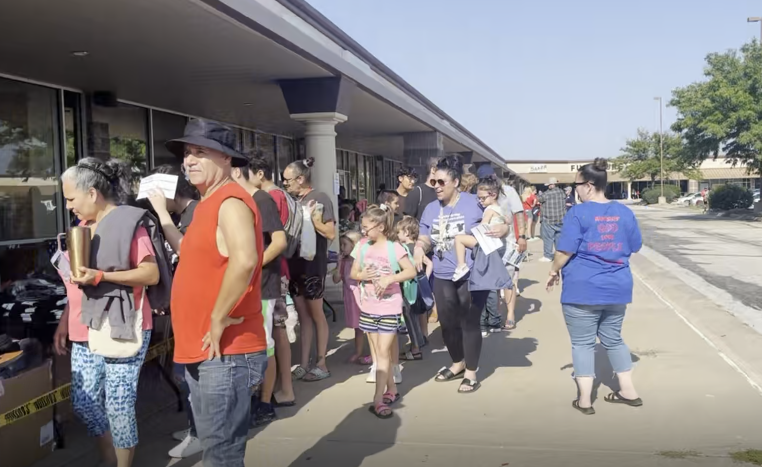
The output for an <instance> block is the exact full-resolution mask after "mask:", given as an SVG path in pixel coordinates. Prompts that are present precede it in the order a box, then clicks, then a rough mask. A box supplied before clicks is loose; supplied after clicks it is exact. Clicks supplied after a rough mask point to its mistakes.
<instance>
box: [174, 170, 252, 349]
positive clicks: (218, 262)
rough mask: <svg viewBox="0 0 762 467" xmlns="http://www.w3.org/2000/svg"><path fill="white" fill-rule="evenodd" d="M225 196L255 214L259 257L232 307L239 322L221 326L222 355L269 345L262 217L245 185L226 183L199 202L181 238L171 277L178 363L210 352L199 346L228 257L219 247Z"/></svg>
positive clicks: (208, 323) (209, 320)
mask: <svg viewBox="0 0 762 467" xmlns="http://www.w3.org/2000/svg"><path fill="white" fill-rule="evenodd" d="M228 198H238V199H240V200H241V201H243V202H244V203H246V205H247V206H248V207H249V209H251V211H252V212H253V213H254V228H255V234H256V238H257V257H258V258H259V259H258V261H257V266H256V268H255V269H254V274H253V276H252V278H251V283H250V284H249V288H248V289H247V290H246V292H245V293H244V295H243V297H241V299H240V300H239V302H238V303H237V304H236V305H235V306H234V307H233V310H232V311H231V312H230V316H231V317H243V318H244V320H243V323H241V324H237V325H233V326H229V327H228V328H226V329H225V332H224V333H223V334H222V339H221V341H220V350H221V352H222V353H223V354H224V355H236V354H244V353H252V352H260V351H262V350H265V349H267V336H266V334H265V326H264V320H263V316H262V289H261V276H262V257H263V253H264V244H263V240H262V220H261V218H260V215H259V209H257V206H256V204H254V200H253V199H252V197H251V196H249V194H248V193H247V192H246V190H244V189H243V188H241V187H240V186H239V185H238V184H236V183H228V184H227V185H223V186H222V187H220V188H218V189H217V191H216V192H215V193H213V194H212V195H211V196H210V197H209V198H207V199H205V200H202V201H201V202H199V203H198V206H197V207H196V211H195V212H194V213H193V222H191V223H190V225H189V226H188V230H187V231H186V233H185V236H184V237H183V243H182V247H181V250H180V262H179V264H178V266H177V270H176V271H175V277H174V280H173V282H172V305H171V310H172V327H173V329H174V334H175V362H177V363H198V362H201V361H204V360H206V359H207V357H208V351H206V352H203V351H201V346H202V339H203V338H204V335H205V334H206V333H207V332H208V331H209V327H210V325H211V315H212V309H213V308H214V303H215V302H216V300H217V295H218V294H219V292H220V285H221V284H222V277H223V275H224V274H225V270H226V269H227V264H228V258H226V257H224V256H222V255H221V254H220V252H219V250H218V249H217V223H218V222H217V221H218V217H219V212H220V206H221V205H222V203H223V202H224V201H225V200H226V199H228ZM231 254H235V253H231Z"/></svg>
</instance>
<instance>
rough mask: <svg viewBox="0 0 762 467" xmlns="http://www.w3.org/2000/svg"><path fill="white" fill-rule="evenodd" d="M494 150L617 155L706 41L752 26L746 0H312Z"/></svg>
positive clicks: (758, 10) (692, 73) (722, 42)
mask: <svg viewBox="0 0 762 467" xmlns="http://www.w3.org/2000/svg"><path fill="white" fill-rule="evenodd" d="M308 1H309V2H310V3H311V4H312V5H313V6H314V7H316V8H317V9H318V10H320V11H321V12H322V13H323V14H324V15H325V16H327V17H328V18H329V19H330V20H331V21H333V22H334V23H336V24H337V25H338V26H339V27H340V28H342V29H343V30H344V31H345V32H347V33H348V34H349V35H350V36H352V37H353V38H354V39H355V40H357V42H359V43H360V44H362V45H363V46H364V47H365V48H366V49H368V50H369V51H370V52H371V53H372V54H374V55H375V56H376V57H377V58H379V59H380V60H381V61H383V62H384V63H385V64H386V65H388V66H389V67H390V68H392V69H393V70H394V71H395V72H397V74H399V75H400V76H402V77H403V78H404V79H405V80H406V81H408V82H409V83H410V84H412V85H413V86H415V87H416V88H417V89H418V90H419V91H421V92H422V93H423V94H424V95H426V96H427V97H428V98H429V99H431V100H432V101H433V102H434V103H436V104H437V105H438V106H439V107H440V108H441V109H443V110H444V111H445V112H447V113H448V114H449V115H450V116H452V117H453V118H454V119H456V120H457V121H459V122H460V123H461V124H463V125H465V126H466V127H467V128H468V129H469V130H471V131H472V132H473V133H474V134H476V135H477V136H478V137H479V138H481V139H482V140H483V141H484V142H486V143H487V144H488V145H490V146H491V147H492V148H493V149H495V150H496V151H497V152H498V153H499V154H500V155H501V156H503V157H505V158H507V159H509V160H511V159H514V160H517V159H532V160H543V159H572V160H574V159H590V158H594V157H613V156H616V155H618V154H619V149H620V148H621V147H622V146H623V145H624V142H625V140H626V139H628V138H631V137H633V136H634V135H635V134H636V130H637V128H638V127H642V128H645V129H648V130H651V131H658V125H659V119H658V117H659V112H658V103H657V102H655V101H654V100H653V98H654V97H655V96H663V97H664V102H665V112H664V126H665V129H666V128H668V125H669V124H671V123H672V122H673V121H674V117H675V113H674V111H673V110H672V109H670V108H667V107H666V103H667V102H668V101H669V98H670V96H671V92H672V90H673V89H675V88H676V87H681V86H685V85H687V84H689V83H691V82H694V81H698V80H701V79H702V78H703V75H702V70H703V67H704V57H705V56H706V54H707V53H709V52H722V51H725V50H727V49H731V48H739V47H740V46H741V45H742V44H743V43H744V42H747V41H749V40H751V39H752V38H756V37H759V33H760V25H759V23H754V24H748V23H747V22H746V18H747V17H748V16H762V2H759V1H753V0H690V1H689V0H662V1H657V0H639V1H636V2H633V1H622V0H576V1H570V0H526V1H517V0H470V1H468V2H466V1H464V0H308Z"/></svg>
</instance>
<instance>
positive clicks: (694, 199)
mask: <svg viewBox="0 0 762 467" xmlns="http://www.w3.org/2000/svg"><path fill="white" fill-rule="evenodd" d="M685 204H686V205H687V206H703V205H704V197H703V196H701V193H693V194H692V195H691V196H690V197H689V198H688V199H687V200H685Z"/></svg>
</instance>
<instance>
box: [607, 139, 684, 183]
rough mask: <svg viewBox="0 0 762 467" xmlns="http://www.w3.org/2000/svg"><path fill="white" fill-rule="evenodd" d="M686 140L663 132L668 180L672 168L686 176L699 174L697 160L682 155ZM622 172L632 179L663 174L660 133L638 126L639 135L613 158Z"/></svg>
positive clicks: (615, 167)
mask: <svg viewBox="0 0 762 467" xmlns="http://www.w3.org/2000/svg"><path fill="white" fill-rule="evenodd" d="M682 151H683V141H682V138H681V137H680V136H679V135H676V134H674V133H664V179H665V180H669V178H670V174H672V173H673V172H682V173H684V174H685V175H686V176H691V177H693V176H696V174H695V172H696V170H695V169H694V166H695V165H696V162H694V161H690V160H686V159H684V158H683V157H681V155H682ZM611 164H612V166H613V168H614V169H615V170H617V171H618V172H619V174H620V175H621V176H622V177H624V178H626V179H629V180H642V179H644V178H647V179H649V180H651V182H654V181H656V180H657V179H659V177H660V176H661V152H660V135H659V133H650V132H648V131H646V130H643V129H638V136H637V137H636V138H633V139H628V140H627V142H626V143H625V146H624V147H623V148H622V149H621V154H620V155H619V157H616V158H614V159H612V160H611Z"/></svg>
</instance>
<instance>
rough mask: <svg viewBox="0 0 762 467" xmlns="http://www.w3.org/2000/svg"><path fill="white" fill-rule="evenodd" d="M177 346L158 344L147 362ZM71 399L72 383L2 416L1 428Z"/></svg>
mask: <svg viewBox="0 0 762 467" xmlns="http://www.w3.org/2000/svg"><path fill="white" fill-rule="evenodd" d="M174 346H175V341H174V338H170V339H168V340H166V341H164V342H162V343H161V344H156V345H154V346H153V347H151V348H149V349H148V352H146V358H145V361H144V363H145V362H149V361H151V360H153V359H155V358H158V357H160V356H162V355H164V354H166V353H168V352H171V351H172V349H173V348H174ZM70 398H71V383H66V384H64V385H63V386H59V387H57V388H55V389H53V390H52V391H50V392H48V393H46V394H43V395H41V396H40V397H37V398H35V399H32V400H30V401H29V402H25V403H23V404H21V405H20V406H18V407H16V408H15V409H12V410H9V411H8V412H5V413H4V414H1V415H0V428H2V427H4V426H6V425H10V424H12V423H16V422H17V421H19V420H22V419H24V418H26V417H28V416H30V415H32V414H34V413H37V412H39V411H41V410H45V409H47V408H49V407H53V406H54V405H56V404H59V403H61V402H63V401H65V400H68V399H70Z"/></svg>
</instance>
